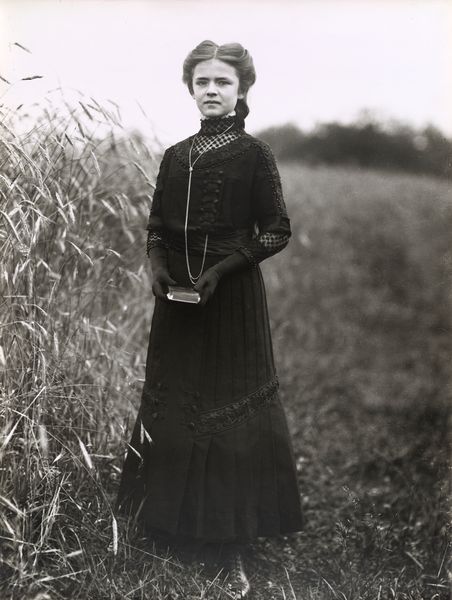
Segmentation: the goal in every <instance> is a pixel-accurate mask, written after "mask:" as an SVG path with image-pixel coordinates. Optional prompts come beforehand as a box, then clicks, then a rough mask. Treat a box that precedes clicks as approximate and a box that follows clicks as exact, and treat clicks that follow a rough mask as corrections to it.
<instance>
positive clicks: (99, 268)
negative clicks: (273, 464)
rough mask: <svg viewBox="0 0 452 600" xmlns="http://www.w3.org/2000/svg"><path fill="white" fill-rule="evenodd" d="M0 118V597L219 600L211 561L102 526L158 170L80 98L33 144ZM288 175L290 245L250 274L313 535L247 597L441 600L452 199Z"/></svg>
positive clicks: (261, 557) (112, 486)
mask: <svg viewBox="0 0 452 600" xmlns="http://www.w3.org/2000/svg"><path fill="white" fill-rule="evenodd" d="M83 119H84V120H83ZM0 121H1V125H0V126H1V129H2V135H1V136H0V164H1V167H0V219H1V228H0V256H1V267H0V282H1V283H0V289H1V292H2V298H1V304H0V318H1V321H0V327H1V328H0V366H1V369H2V374H1V394H2V396H1V407H0V410H1V421H0V427H1V431H2V440H1V442H0V446H1V470H0V490H1V491H0V527H1V532H0V535H1V538H0V540H1V563H0V580H1V584H0V585H1V588H0V590H1V596H0V597H1V598H2V600H3V599H5V600H7V599H14V600H16V599H17V600H56V599H62V598H65V599H66V598H71V599H83V600H122V599H129V600H143V599H145V598H149V599H152V600H163V599H166V600H176V599H184V600H185V599H192V600H195V599H201V598H209V599H211V600H219V599H221V598H226V597H227V596H226V595H225V593H224V591H223V587H224V582H223V579H224V578H223V577H222V574H221V573H217V572H216V568H215V562H213V561H212V560H210V559H209V556H206V555H205V554H203V553H202V552H201V551H198V553H197V554H196V553H195V554H193V552H192V551H193V549H190V548H180V549H175V548H166V547H165V545H164V544H163V542H162V541H160V543H152V544H151V543H149V542H148V541H147V540H145V539H143V538H141V537H140V535H139V533H138V532H137V531H135V530H134V528H133V525H131V524H128V523H125V522H123V521H117V520H116V519H115V517H114V515H113V512H112V503H113V502H114V499H115V493H116V490H117V486H118V481H119V473H120V468H121V463H122V458H123V456H124V452H125V451H126V442H127V441H128V438H129V433H130V427H131V425H132V424H133V421H134V417H135V410H136V408H137V406H138V402H139V397H140V387H141V385H142V380H143V376H144V363H145V354H146V349H147V347H146V345H147V336H148V332H149V327H150V322H151V317H152V308H153V300H152V294H151V290H150V281H149V275H150V270H149V265H148V263H147V261H146V258H145V253H144V247H145V231H144V227H145V224H146V221H147V212H148V209H149V202H150V197H151V196H152V183H153V181H154V178H155V171H156V167H157V165H158V159H156V157H155V156H154V152H153V151H152V150H151V149H150V148H149V147H147V146H146V145H144V144H143V143H142V142H140V140H139V139H137V138H134V137H129V138H127V139H120V138H118V136H117V135H116V134H115V135H104V134H102V136H99V135H98V134H97V135H94V134H90V133H89V131H90V129H89V128H88V127H87V126H86V123H88V124H90V125H91V130H92V129H93V125H96V124H97V123H98V122H99V124H100V123H104V124H105V123H108V124H110V125H111V126H112V127H113V128H114V129H115V128H116V129H115V131H117V129H118V127H117V125H118V124H117V123H116V125H115V123H114V122H115V115H114V111H107V109H105V107H101V106H99V105H97V104H96V103H95V102H94V101H90V102H89V103H84V104H83V106H82V105H80V106H79V107H78V109H77V110H76V111H72V114H71V115H70V116H67V117H64V118H63V117H61V118H57V117H56V116H55V115H50V114H48V115H47V117H46V116H44V117H43V118H42V120H41V121H40V122H39V123H38V125H37V126H36V127H35V129H34V130H33V132H32V133H31V134H29V135H28V136H25V137H24V136H21V137H19V136H17V135H16V134H15V133H14V119H11V117H10V116H9V115H3V117H2V118H0ZM102 126H103V125H102ZM102 126H101V125H99V127H102ZM281 174H282V177H283V184H284V189H285V195H286V200H287V205H288V210H289V213H290V216H291V218H292V225H293V238H292V240H291V243H290V245H289V246H288V248H287V249H286V251H285V252H284V253H281V254H279V255H277V256H275V257H274V258H272V259H270V260H268V261H267V262H265V263H263V265H262V269H263V271H264V275H265V279H266V284H267V292H268V300H269V308H270V313H271V317H272V329H273V341H274V348H275V357H276V361H277V367H278V372H279V376H280V380H281V389H282V399H283V402H284V404H285V407H286V411H287V416H288V420H289V425H290V429H291V432H292V434H293V441H294V447H295V451H296V456H297V468H298V472H299V478H300V491H301V494H302V503H303V507H304V512H305V515H306V528H305V530H304V531H303V532H302V533H300V534H297V535H295V536H290V537H287V538H285V537H281V538H278V539H275V540H260V541H259V542H257V543H256V544H255V545H254V546H253V547H252V548H250V551H249V553H248V554H247V556H246V564H247V566H248V571H249V574H250V578H251V583H252V584H253V586H254V590H255V591H254V593H253V595H252V599H255V600H271V599H283V600H284V599H291V600H295V599H298V600H301V599H303V600H305V599H307V600H330V599H331V600H333V599H343V600H352V599H355V600H357V599H363V600H371V599H372V600H385V599H389V598H390V599H394V600H396V599H397V600H407V599H413V600H415V599H416V600H427V599H428V600H441V599H445V598H448V597H449V583H448V581H449V579H450V569H451V563H450V552H449V550H450V549H449V540H450V537H451V536H450V533H451V528H450V513H449V491H450V490H449V488H450V478H449V473H450V471H449V469H450V446H449V433H450V415H449V404H450V396H451V394H450V392H451V380H450V369H449V363H450V350H451V322H450V312H451V310H450V309H451V305H450V299H451V298H450V293H451V271H452V249H451V245H450V240H449V236H450V230H451V222H452V218H451V217H452V199H451V196H450V191H449V189H448V184H447V182H445V181H442V180H439V179H434V178H429V177H424V176H407V175H404V174H397V173H393V174H388V173H379V172H372V171H358V170H353V169H348V168H340V167H337V168H326V167H321V166H319V167H316V168H314V167H306V166H303V165H295V164H294V165H281ZM194 550H196V549H194Z"/></svg>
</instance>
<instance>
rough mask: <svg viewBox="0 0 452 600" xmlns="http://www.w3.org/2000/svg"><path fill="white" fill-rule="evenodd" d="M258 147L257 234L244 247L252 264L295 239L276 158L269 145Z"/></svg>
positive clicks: (254, 194)
mask: <svg viewBox="0 0 452 600" xmlns="http://www.w3.org/2000/svg"><path fill="white" fill-rule="evenodd" d="M257 147H258V161H257V167H256V172H255V177H254V183H253V188H252V199H251V205H252V214H253V218H254V220H255V223H256V225H257V232H256V234H255V236H254V237H253V239H252V241H251V242H250V243H249V244H248V245H247V246H246V247H242V248H240V251H241V252H242V253H243V254H244V255H245V256H246V258H247V259H248V261H249V262H250V263H251V264H252V265H256V264H257V263H259V262H261V261H262V260H264V259H266V258H268V257H269V256H273V254H277V253H278V252H280V251H281V250H282V249H283V248H285V247H286V246H287V244H288V242H289V238H290V236H291V229H290V220H289V217H288V215H287V211H286V206H285V203H284V198H283V192H282V186H281V177H280V175H279V171H278V167H277V165H276V160H275V157H274V155H273V152H272V150H271V148H270V146H269V145H268V144H266V143H265V142H262V141H259V144H258V146H257Z"/></svg>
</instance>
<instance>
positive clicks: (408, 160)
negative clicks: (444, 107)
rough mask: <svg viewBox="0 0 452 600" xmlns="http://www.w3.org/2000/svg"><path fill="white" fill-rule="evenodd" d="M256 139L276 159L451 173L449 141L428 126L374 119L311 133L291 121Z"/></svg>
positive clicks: (331, 125)
mask: <svg viewBox="0 0 452 600" xmlns="http://www.w3.org/2000/svg"><path fill="white" fill-rule="evenodd" d="M256 135H257V137H259V138H261V139H263V140H265V141H266V142H268V143H269V144H270V145H271V147H272V148H273V151H274V152H275V154H276V156H277V158H279V159H280V160H291V161H297V160H302V161H304V162H307V163H311V164H315V163H327V164H350V165H358V166H362V167H371V168H372V167H373V168H380V169H391V170H403V171H411V172H417V173H429V174H432V175H439V176H442V177H452V141H451V140H449V139H447V138H446V137H445V136H444V135H443V134H442V133H441V132H440V131H439V130H438V129H436V128H435V127H433V126H428V127H425V128H424V129H422V130H415V129H413V128H411V127H408V126H406V125H400V124H395V125H391V127H390V128H388V127H385V126H383V125H381V124H379V123H376V122H367V123H356V124H351V125H341V124H339V123H336V122H333V123H325V124H322V125H319V126H317V127H316V128H315V129H314V130H313V131H311V132H308V133H306V132H303V131H302V130H301V129H299V128H298V127H297V126H295V125H292V124H287V125H282V126H278V127H270V128H268V129H265V130H263V131H260V132H258V133H257V134H256Z"/></svg>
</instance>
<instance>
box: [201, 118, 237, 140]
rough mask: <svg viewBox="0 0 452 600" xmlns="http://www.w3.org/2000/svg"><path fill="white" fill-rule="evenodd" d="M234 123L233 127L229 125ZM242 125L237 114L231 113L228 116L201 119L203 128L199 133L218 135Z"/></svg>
mask: <svg viewBox="0 0 452 600" xmlns="http://www.w3.org/2000/svg"><path fill="white" fill-rule="evenodd" d="M230 125H232V127H231V129H228V127H229V126H230ZM239 128H240V125H239V122H238V119H237V115H231V116H226V117H211V118H209V119H201V129H200V130H199V132H198V134H199V135H207V136H209V135H218V134H219V133H223V131H225V130H226V129H228V133H229V132H230V131H233V130H234V129H239Z"/></svg>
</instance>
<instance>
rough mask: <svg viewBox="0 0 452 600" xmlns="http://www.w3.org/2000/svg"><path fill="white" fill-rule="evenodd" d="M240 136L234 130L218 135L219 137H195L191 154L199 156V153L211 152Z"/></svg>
mask: <svg viewBox="0 0 452 600" xmlns="http://www.w3.org/2000/svg"><path fill="white" fill-rule="evenodd" d="M239 136H240V132H239V131H237V130H236V129H231V130H230V131H228V132H226V133H223V134H219V135H209V136H207V135H198V136H196V139H195V143H194V144H193V152H194V153H197V154H199V153H200V152H204V151H206V150H207V151H208V150H213V149H214V148H221V146H225V145H226V144H229V143H230V142H232V141H233V140H235V139H237V138H238V137H239Z"/></svg>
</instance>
